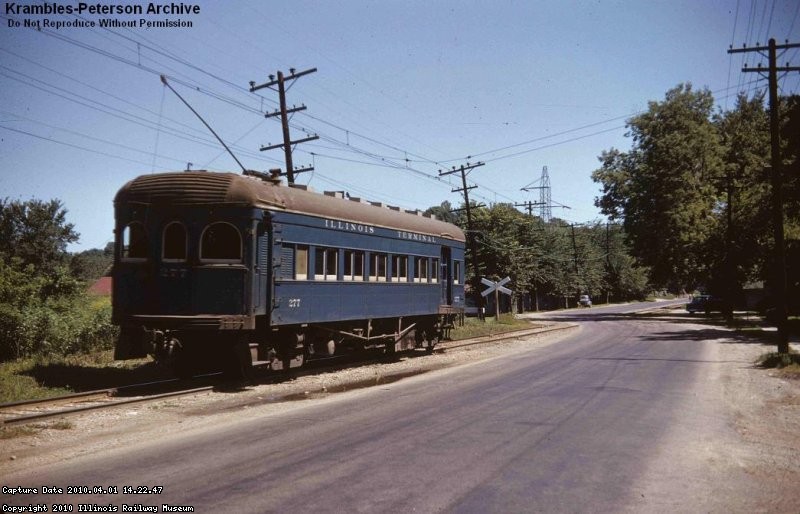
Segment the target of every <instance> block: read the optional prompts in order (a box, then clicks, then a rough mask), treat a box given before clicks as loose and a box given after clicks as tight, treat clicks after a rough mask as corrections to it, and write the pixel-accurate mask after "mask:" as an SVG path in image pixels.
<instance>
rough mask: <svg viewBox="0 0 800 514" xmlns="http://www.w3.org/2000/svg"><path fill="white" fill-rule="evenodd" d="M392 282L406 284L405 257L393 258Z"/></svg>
mask: <svg viewBox="0 0 800 514" xmlns="http://www.w3.org/2000/svg"><path fill="white" fill-rule="evenodd" d="M392 264H393V266H394V269H393V272H394V273H393V275H392V281H393V282H408V257H407V256H405V255H395V256H394V258H393V263H392Z"/></svg>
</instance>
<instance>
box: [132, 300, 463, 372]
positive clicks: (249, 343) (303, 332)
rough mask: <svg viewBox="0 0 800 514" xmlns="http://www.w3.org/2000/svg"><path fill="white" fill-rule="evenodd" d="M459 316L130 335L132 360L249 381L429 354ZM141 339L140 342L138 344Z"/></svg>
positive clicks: (146, 331)
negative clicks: (329, 364)
mask: <svg viewBox="0 0 800 514" xmlns="http://www.w3.org/2000/svg"><path fill="white" fill-rule="evenodd" d="M454 320H455V315H454V314H436V315H428V316H413V317H401V318H382V319H368V320H358V321H344V322H333V323H319V324H301V325H288V326H281V327H273V328H272V329H266V328H265V329H261V330H259V329H256V330H214V331H209V330H185V329H184V330H172V329H167V328H158V329H148V328H144V327H142V328H141V329H140V331H139V336H140V337H138V338H137V337H136V335H135V334H133V333H130V332H133V330H129V331H128V332H129V333H128V334H126V336H127V337H128V338H129V340H130V343H131V344H130V348H131V349H132V350H133V351H132V352H131V356H137V355H139V356H143V355H144V354H145V353H147V354H150V355H151V356H152V357H153V358H154V359H155V360H156V361H157V362H159V363H162V364H164V365H166V366H168V367H170V368H171V369H172V370H173V372H174V373H175V374H176V375H177V376H178V377H182V378H185V377H190V376H193V375H196V374H199V373H203V372H209V371H219V370H222V371H223V372H224V373H226V374H227V375H229V376H230V377H232V378H247V377H249V376H250V370H251V369H252V367H253V366H266V367H268V368H269V369H272V370H288V369H292V368H299V367H301V366H303V364H305V362H306V361H307V360H313V359H320V358H330V357H338V356H343V355H348V354H353V353H354V352H360V351H366V350H381V349H382V350H383V351H384V353H385V354H387V355H394V354H397V353H399V352H403V351H409V350H415V349H421V348H424V349H425V350H426V351H427V352H428V353H431V352H433V349H434V347H435V346H436V344H438V342H439V341H440V339H442V337H445V336H446V335H447V333H448V331H449V329H450V328H451V327H452V326H453V322H454ZM137 339H138V340H137Z"/></svg>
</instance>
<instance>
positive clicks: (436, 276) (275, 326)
mask: <svg viewBox="0 0 800 514" xmlns="http://www.w3.org/2000/svg"><path fill="white" fill-rule="evenodd" d="M114 206H115V218H116V226H115V234H116V249H115V261H114V272H113V277H114V280H113V283H114V291H113V308H114V311H113V319H114V322H115V323H116V324H118V325H119V326H120V329H121V330H120V337H119V339H118V341H117V345H116V351H115V357H116V358H117V359H128V358H135V357H142V356H145V355H146V354H150V355H153V356H154V357H155V358H156V359H157V360H159V361H164V362H167V363H169V364H170V365H171V366H173V367H174V369H175V371H176V372H177V373H178V374H179V375H188V374H191V373H193V372H195V371H197V370H198V369H199V368H201V367H203V366H204V365H207V364H208V362H214V363H217V364H220V363H226V364H225V366H226V367H227V368H229V369H231V370H236V371H241V372H246V369H247V368H249V366H250V365H251V364H252V363H253V362H258V363H268V364H269V365H270V366H271V367H272V368H273V369H286V368H288V367H296V366H299V365H302V364H303V362H304V361H305V359H307V358H313V357H315V356H319V355H326V356H327V355H335V354H339V353H342V352H344V351H352V350H358V349H365V348H385V349H386V351H388V352H394V351H399V350H404V349H410V348H420V347H421V348H427V349H428V350H431V349H432V348H433V346H434V345H435V344H436V343H437V342H438V340H439V338H440V337H441V336H442V335H443V332H444V331H445V330H446V329H447V327H449V326H451V325H452V322H453V320H454V318H455V317H456V316H458V315H459V314H460V313H462V312H463V307H464V271H465V270H464V233H463V232H462V231H461V230H460V229H459V228H458V227H456V226H455V225H452V224H449V223H445V222H443V221H440V220H436V219H432V218H429V217H424V216H421V215H420V214H419V213H410V212H404V211H401V210H400V209H398V208H395V207H387V206H383V205H380V204H374V203H370V202H365V201H363V200H359V199H355V198H349V199H345V198H343V197H342V196H341V193H327V192H326V193H325V194H319V193H314V192H311V191H308V190H305V189H304V188H303V187H288V186H285V185H281V184H279V183H278V182H277V181H269V180H263V179H261V178H257V177H251V176H244V175H237V174H233V173H212V172H201V171H194V172H181V173H161V174H153V175H144V176H141V177H138V178H136V179H134V180H132V181H131V182H129V183H127V184H126V185H125V186H123V187H122V189H120V191H119V192H118V193H117V196H116V198H115V199H114Z"/></svg>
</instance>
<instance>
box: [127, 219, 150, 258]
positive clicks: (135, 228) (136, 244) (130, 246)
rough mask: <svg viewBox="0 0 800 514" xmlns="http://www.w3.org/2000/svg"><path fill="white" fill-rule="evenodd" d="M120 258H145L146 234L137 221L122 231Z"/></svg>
mask: <svg viewBox="0 0 800 514" xmlns="http://www.w3.org/2000/svg"><path fill="white" fill-rule="evenodd" d="M122 258H123V259H127V260H144V259H146V258H147V233H146V232H145V230H144V225H143V224H142V223H141V222H139V221H134V222H131V223H129V224H128V225H127V226H126V227H125V228H124V229H123V230H122Z"/></svg>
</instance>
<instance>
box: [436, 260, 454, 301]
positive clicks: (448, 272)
mask: <svg viewBox="0 0 800 514" xmlns="http://www.w3.org/2000/svg"><path fill="white" fill-rule="evenodd" d="M439 262H440V263H441V264H440V266H441V270H438V271H439V272H440V281H441V284H442V305H453V267H452V266H453V263H452V262H451V252H450V247H449V246H443V247H442V259H441V260H440V261H439Z"/></svg>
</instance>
